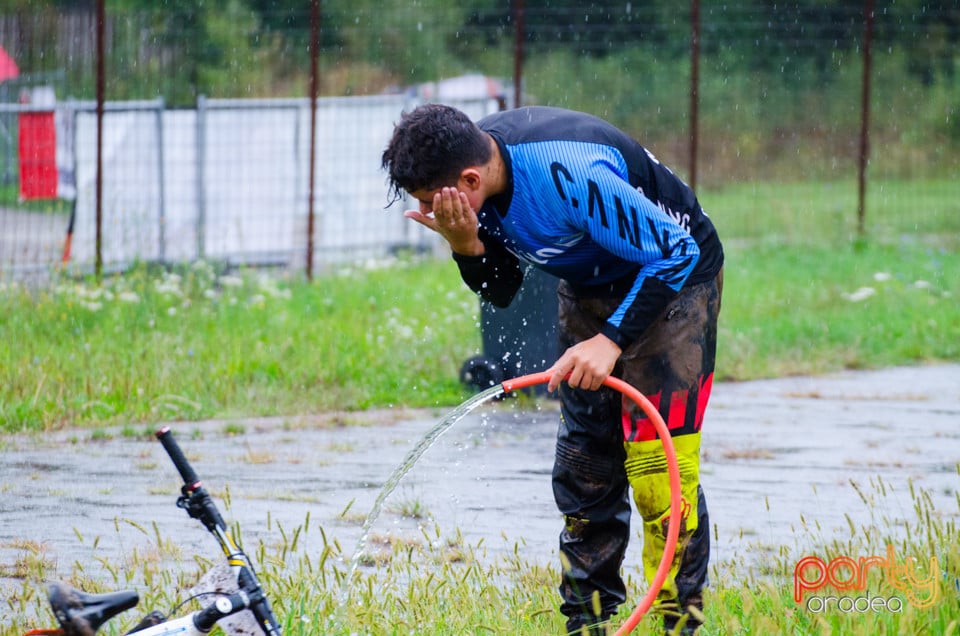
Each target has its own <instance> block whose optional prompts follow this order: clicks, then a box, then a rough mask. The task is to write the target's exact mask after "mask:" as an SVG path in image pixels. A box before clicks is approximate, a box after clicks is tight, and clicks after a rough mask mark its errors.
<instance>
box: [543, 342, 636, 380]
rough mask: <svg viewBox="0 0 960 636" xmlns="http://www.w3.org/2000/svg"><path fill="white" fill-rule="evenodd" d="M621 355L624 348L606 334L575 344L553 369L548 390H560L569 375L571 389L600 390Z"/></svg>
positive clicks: (565, 352) (551, 369) (564, 353)
mask: <svg viewBox="0 0 960 636" xmlns="http://www.w3.org/2000/svg"><path fill="white" fill-rule="evenodd" d="M621 352H622V350H621V349H620V347H619V346H617V344H616V343H615V342H614V341H612V340H610V338H607V337H606V336H604V335H603V334H597V335H595V336H594V337H593V338H590V339H589V340H584V341H583V342H579V343H577V344H575V345H573V346H572V347H570V348H569V349H567V350H566V351H564V352H563V355H562V356H560V359H559V360H557V361H556V362H555V363H554V365H553V366H552V367H550V369H549V371H550V382H549V383H548V384H547V391H548V392H552V391H556V390H557V387H558V386H560V383H561V382H562V381H563V379H564V378H565V377H567V374H569V375H570V377H569V378H567V384H569V385H570V386H572V387H578V388H581V389H589V390H591V391H596V390H597V389H599V388H600V387H601V386H602V385H603V381H604V380H606V379H607V376H609V375H610V372H611V371H613V365H615V364H616V363H617V358H619V357H620V353H621Z"/></svg>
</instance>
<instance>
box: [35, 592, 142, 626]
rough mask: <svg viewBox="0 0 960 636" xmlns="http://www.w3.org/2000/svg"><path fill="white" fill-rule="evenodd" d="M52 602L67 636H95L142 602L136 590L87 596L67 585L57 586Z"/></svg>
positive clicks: (54, 611)
mask: <svg viewBox="0 0 960 636" xmlns="http://www.w3.org/2000/svg"><path fill="white" fill-rule="evenodd" d="M49 599H50V606H51V607H52V608H53V613H54V615H55V616H56V617H57V621H59V622H60V628H61V629H63V633H64V636H93V635H94V634H95V633H96V632H97V630H98V629H100V626H101V625H103V624H104V623H106V622H107V621H108V620H110V619H111V618H113V617H114V616H116V615H117V614H119V613H120V612H122V611H124V610H128V609H130V608H131V607H134V606H135V605H136V604H137V603H139V602H140V595H139V594H137V592H136V591H135V590H124V591H123V592H109V593H107V594H87V593H86V592H81V591H80V590H78V589H75V588H72V587H70V586H69V585H67V584H66V583H53V584H51V585H50V590H49Z"/></svg>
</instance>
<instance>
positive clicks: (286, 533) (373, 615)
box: [2, 478, 960, 636]
mask: <svg viewBox="0 0 960 636" xmlns="http://www.w3.org/2000/svg"><path fill="white" fill-rule="evenodd" d="M854 485H855V486H856V487H857V489H858V491H859V492H861V496H862V498H863V504H864V505H865V506H867V507H868V508H869V510H870V511H871V519H870V521H868V522H866V523H864V524H863V525H862V526H860V527H854V525H853V524H852V523H851V527H850V529H849V532H848V533H838V535H839V536H837V535H834V536H827V537H824V536H822V532H821V531H820V530H819V528H818V527H809V526H808V525H807V524H805V523H802V522H801V527H800V528H799V529H798V530H799V531H798V533H797V534H796V539H795V540H796V542H797V543H796V544H795V545H784V546H779V547H778V549H776V550H774V551H773V552H772V553H771V551H770V550H769V549H768V548H767V547H766V546H758V547H757V550H756V551H755V552H754V554H757V555H761V556H758V557H756V558H755V559H753V560H751V561H740V562H737V563H733V562H721V563H715V564H713V566H712V569H711V572H710V580H711V583H710V586H709V587H708V588H707V589H706V592H705V605H706V607H705V617H706V627H705V630H704V634H709V635H731V636H733V635H737V636H740V635H743V634H747V635H756V636H760V635H763V636H769V635H778V634H782V635H784V636H793V635H796V634H884V635H887V634H889V635H893V634H944V635H954V636H955V635H956V634H957V633H958V628H960V559H958V557H957V555H958V554H960V528H958V527H957V524H956V514H957V511H956V510H954V511H948V510H938V509H936V508H935V507H934V506H933V504H932V503H931V498H930V496H929V494H928V493H926V492H924V491H921V490H914V489H913V488H912V487H911V489H910V492H909V495H907V493H896V492H894V491H893V488H892V487H891V486H890V485H889V484H884V483H883V482H882V480H880V479H879V478H877V479H873V480H871V483H870V484H854ZM907 497H909V499H910V500H912V502H913V509H912V510H911V509H910V507H909V505H908V506H907V507H906V509H903V508H902V507H901V505H900V504H901V503H902V502H903V501H906V498H907ZM958 503H960V502H958ZM894 510H895V511H896V513H888V512H886V511H894ZM228 514H229V511H228ZM264 514H268V513H264ZM237 530H239V529H237ZM117 531H118V533H120V532H125V533H131V532H132V533H134V534H136V533H138V532H139V534H140V535H142V536H141V538H142V539H143V540H144V541H145V542H146V543H145V545H140V546H138V547H137V548H134V552H133V554H132V555H130V556H129V557H126V558H122V559H119V560H118V559H110V558H107V557H99V558H96V559H95V562H91V563H90V564H88V565H84V564H82V563H81V562H80V561H75V562H73V563H72V564H68V565H65V566H64V569H59V570H58V569H57V568H56V567H55V564H54V563H52V562H51V559H50V558H49V556H48V555H46V554H45V550H44V546H43V545H42V544H38V543H22V544H18V545H9V546H6V548H7V549H10V550H14V551H16V552H17V553H18V554H19V555H20V556H19V558H17V559H16V562H15V564H14V566H13V567H11V568H10V570H9V571H6V572H2V574H3V575H4V576H7V577H13V578H18V579H22V583H21V584H20V585H19V586H16V585H14V586H13V588H12V589H13V593H12V594H11V596H10V598H8V599H7V601H6V606H7V609H8V619H7V622H6V627H5V628H4V629H3V631H2V633H3V634H5V635H6V634H10V635H13V634H17V635H19V634H21V633H23V632H24V631H25V630H27V629H30V628H36V627H40V626H53V625H54V624H55V619H54V618H53V616H52V614H51V613H50V610H49V608H48V606H47V600H46V594H45V589H44V585H45V583H46V581H48V580H50V579H51V578H60V579H63V580H68V581H69V582H71V583H72V584H73V585H75V586H78V587H81V588H82V589H85V590H87V591H89V592H105V591H113V590H116V589H121V588H133V589H137V590H138V591H139V592H140V595H141V602H140V605H139V607H138V610H137V611H135V612H127V613H124V614H122V615H120V616H119V617H118V618H116V619H114V620H113V621H111V624H112V625H111V627H112V630H110V629H108V630H106V631H105V633H110V634H122V633H125V631H126V630H127V629H130V628H131V627H132V625H133V624H134V623H135V622H136V620H137V619H138V617H139V616H140V615H142V614H144V613H146V612H147V611H149V610H155V609H156V610H161V611H164V612H167V611H169V609H170V608H172V607H174V606H176V605H177V604H178V603H179V602H180V601H182V600H183V598H184V597H185V594H184V593H183V590H186V589H189V588H190V587H192V586H193V585H194V584H195V583H196V581H197V579H198V578H199V576H200V575H201V574H202V573H203V572H205V571H207V570H208V569H209V568H210V567H211V566H212V564H213V562H212V561H211V560H209V559H208V558H207V557H206V556H203V555H190V554H184V553H183V551H182V550H181V548H180V547H179V546H178V545H177V544H176V542H175V541H173V540H171V539H169V538H167V537H165V536H164V533H163V532H161V531H160V530H159V529H158V528H157V526H156V524H153V525H152V526H151V525H149V523H143V524H138V523H137V522H136V521H125V522H123V523H121V524H119V525H118V528H117ZM267 531H268V534H269V535H270V536H279V537H281V538H280V539H279V540H278V541H275V542H272V543H270V544H265V543H263V542H259V543H255V544H253V545H247V546H246V549H247V551H248V553H249V554H250V556H251V558H252V559H253V560H254V562H255V563H256V564H257V566H258V571H259V575H260V579H261V582H262V583H263V586H264V588H265V590H266V593H267V595H268V596H269V598H270V599H271V603H272V605H273V607H274V611H275V613H276V614H277V617H278V620H279V621H280V623H281V625H282V627H283V629H284V634H288V635H291V636H293V635H297V636H312V635H315V634H377V635H380V634H384V635H394V634H398V635H399V634H410V633H417V634H423V635H434V634H436V635H437V636H447V635H449V634H510V635H511V636H542V635H543V634H558V633H562V629H563V618H562V617H561V615H560V613H559V611H558V596H557V594H556V591H555V590H556V585H557V582H558V581H559V572H558V569H557V567H556V566H555V565H552V566H544V565H542V564H539V563H536V562H530V561H528V560H525V559H523V558H522V557H520V556H519V550H518V549H517V547H518V546H514V549H513V550H512V551H511V550H510V549H507V550H503V551H499V552H498V553H497V555H498V556H494V555H491V554H489V552H488V551H487V546H483V545H468V544H465V542H464V540H463V538H462V535H460V533H459V532H457V531H455V530H454V531H453V532H452V534H447V533H446V532H445V531H444V529H441V528H439V527H438V526H435V525H431V524H427V525H425V526H423V527H422V529H421V531H420V535H414V536H406V537H399V536H380V537H378V538H377V541H376V542H375V544H374V545H368V552H367V554H366V556H367V558H364V559H363V560H362V565H361V567H360V569H359V571H358V573H357V575H356V576H355V577H354V578H353V579H352V584H351V585H350V586H349V588H346V594H344V591H345V588H344V587H343V586H344V580H345V578H346V576H347V573H348V571H349V568H348V565H349V564H348V563H347V562H346V560H345V556H346V554H349V552H346V553H345V552H344V549H343V547H341V546H340V545H339V544H338V543H337V542H336V541H331V540H329V539H328V535H327V533H326V531H325V530H324V528H323V527H322V526H320V525H319V524H316V523H311V522H310V518H309V515H308V516H307V517H306V519H305V521H304V522H303V523H302V524H300V525H298V526H297V527H295V528H280V527H277V526H276V524H268V528H267ZM76 536H77V543H78V546H81V547H82V548H83V550H84V551H85V552H86V551H92V553H93V554H94V556H95V557H96V556H97V555H98V554H99V553H98V550H97V545H98V544H104V545H106V544H114V543H116V541H109V540H108V541H104V540H103V538H102V537H97V538H95V539H92V545H91V540H89V539H85V538H84V537H83V536H82V535H81V534H80V533H79V532H77V533H76ZM636 540H639V537H638V538H637V539H636ZM210 546H211V549H210V551H209V552H208V553H206V554H207V555H208V556H209V557H211V558H214V553H215V547H214V542H213V539H210ZM308 546H309V547H308ZM318 546H319V547H318ZM506 547H507V548H509V546H506ZM346 549H347V550H348V551H349V549H350V546H346ZM891 550H892V554H893V558H892V560H890V561H888V563H890V564H891V565H892V566H893V567H892V568H891V569H889V570H888V569H884V568H883V567H881V566H879V565H878V566H876V567H874V568H873V569H872V570H871V571H869V573H868V574H867V575H866V576H865V578H864V579H863V584H862V586H860V589H837V588H835V587H834V584H833V583H830V582H827V583H825V584H824V586H823V587H822V588H819V589H813V590H804V594H803V596H802V597H801V601H800V602H797V600H796V599H795V596H794V594H795V582H794V576H795V574H796V566H797V563H798V562H799V561H800V560H801V559H803V558H804V557H806V556H815V557H817V558H820V559H821V560H822V561H823V563H824V564H830V563H839V560H841V559H844V558H846V557H849V558H850V559H852V562H853V563H854V564H856V563H858V562H859V561H858V560H859V559H861V558H864V557H879V558H883V559H887V558H888V556H889V555H891ZM750 553H751V551H750V550H746V551H744V552H743V554H750ZM115 561H122V562H123V563H122V564H121V563H120V562H115ZM907 567H909V568H910V570H909V572H910V575H909V576H912V577H913V581H914V582H910V579H909V578H908V575H907V574H906V573H907V571H908V570H907ZM815 574H816V573H815V572H813V573H811V572H807V573H806V574H801V576H802V577H804V578H805V579H806V580H807V581H815V580H816V578H815V576H814V575H815ZM832 576H833V577H834V578H835V579H836V580H838V581H844V580H847V578H848V577H849V576H850V574H849V571H848V570H844V569H843V568H842V567H841V568H839V569H835V570H833V574H832ZM625 577H626V584H627V589H628V590H629V598H628V599H627V604H626V605H625V606H624V608H623V611H622V614H623V616H621V617H620V620H621V621H622V620H625V617H626V614H627V613H628V612H629V611H630V610H631V609H632V608H633V607H634V606H635V605H636V604H637V603H638V602H639V601H640V599H641V597H642V596H643V594H644V593H645V592H646V585H645V583H643V577H642V575H641V574H640V572H639V571H638V569H637V566H636V565H635V564H633V565H631V564H628V565H626V566H625ZM826 597H832V598H833V599H835V600H833V601H831V602H833V603H834V604H835V605H836V604H837V603H838V602H840V601H838V600H836V599H839V598H841V597H847V598H848V599H849V600H848V601H842V602H841V603H843V605H842V606H843V607H846V606H847V605H851V606H853V605H852V604H853V603H855V602H856V599H857V598H864V597H866V598H870V599H881V600H882V607H881V606H880V605H874V607H875V608H876V609H871V610H867V611H843V610H841V609H837V608H836V607H833V609H827V610H824V611H821V610H820V609H819V608H820V605H819V603H820V602H821V601H819V600H817V599H822V598H826ZM811 598H813V600H811ZM341 601H346V603H343V604H341ZM873 602H874V603H875V604H876V603H877V601H876V600H874V601H873ZM859 606H860V607H861V608H862V607H863V601H860V603H859ZM194 608H195V606H194V605H192V604H190V605H188V606H187V607H186V608H184V609H183V610H182V611H184V612H186V611H190V610H191V609H194ZM891 608H892V609H891ZM618 624H619V623H617V625H618ZM617 625H614V627H616V626H617ZM659 625H660V620H659V617H658V616H657V615H656V613H655V612H651V613H649V614H648V615H647V616H646V617H645V618H644V619H643V620H642V621H641V623H640V625H639V626H638V628H637V629H636V630H635V631H634V632H633V633H634V634H637V635H638V636H644V635H648V634H662V630H661V629H660V627H659ZM612 633H613V632H612V631H611V632H610V634H612Z"/></svg>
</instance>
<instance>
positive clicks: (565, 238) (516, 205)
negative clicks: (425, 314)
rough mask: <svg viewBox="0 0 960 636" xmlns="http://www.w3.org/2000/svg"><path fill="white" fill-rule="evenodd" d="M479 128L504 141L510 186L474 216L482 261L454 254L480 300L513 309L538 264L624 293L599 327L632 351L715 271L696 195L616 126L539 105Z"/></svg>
mask: <svg viewBox="0 0 960 636" xmlns="http://www.w3.org/2000/svg"><path fill="white" fill-rule="evenodd" d="M478 125H479V127H480V128H481V129H482V130H484V131H486V132H487V133H489V134H490V135H491V136H492V137H493V139H494V140H495V141H496V143H497V145H498V146H499V148H500V153H501V155H502V157H503V160H504V162H505V164H506V168H507V172H508V175H509V185H508V187H507V190H506V191H505V192H504V193H503V194H501V195H498V196H496V197H493V198H491V199H488V200H487V201H486V202H485V203H484V205H483V207H482V208H481V209H480V210H478V211H477V214H478V217H479V221H480V238H481V239H482V240H483V242H484V245H485V246H486V254H484V255H483V256H481V257H464V256H461V255H456V254H455V255H454V258H455V260H456V261H457V263H458V265H459V266H460V271H461V275H462V276H463V279H464V281H465V282H466V283H467V284H468V285H469V286H470V288H471V289H473V290H474V291H476V292H477V293H479V294H480V295H481V297H483V298H484V299H485V300H487V301H489V302H491V303H493V304H495V305H498V306H506V305H507V304H509V302H510V300H512V298H513V296H514V295H515V294H516V292H517V290H518V289H519V287H520V284H521V282H522V279H523V268H522V267H521V262H523V263H528V264H532V265H534V266H536V267H538V268H540V269H542V270H544V271H546V272H548V273H550V274H553V275H554V276H557V277H558V278H562V279H564V280H566V281H567V282H568V283H569V284H570V285H571V286H572V287H573V289H574V290H575V291H576V293H577V294H578V295H581V296H586V297H612V296H616V297H617V298H620V297H622V299H623V300H622V302H621V304H620V306H619V307H618V308H617V310H616V311H615V312H614V313H613V315H611V316H610V317H609V318H608V320H607V324H606V325H605V326H604V328H603V329H602V330H601V332H602V333H604V334H605V335H606V336H607V337H609V338H610V339H611V340H613V341H614V342H616V343H617V344H618V345H619V346H620V347H622V348H625V347H626V345H628V344H629V343H631V342H633V341H634V340H636V339H637V338H638V337H639V336H640V334H641V333H643V331H644V330H645V329H646V328H647V327H648V326H649V325H650V324H651V323H652V322H653V320H654V319H655V318H656V317H657V316H658V315H659V314H660V313H661V311H662V310H663V308H664V307H665V306H666V305H667V303H668V302H669V301H670V300H671V299H672V298H673V297H674V296H675V295H676V294H677V292H679V291H680V289H681V288H683V286H684V285H689V284H694V283H699V282H705V281H708V280H711V279H712V278H713V277H715V276H716V275H717V273H718V272H719V271H720V268H721V267H722V265H723V248H722V246H721V243H720V240H719V238H718V236H717V233H716V230H715V229H714V226H713V223H711V221H710V219H709V218H708V217H707V215H706V214H705V213H704V212H703V210H702V209H701V207H700V204H699V203H698V202H697V198H696V196H695V195H694V193H693V191H692V190H691V189H690V188H689V187H688V186H687V185H686V184H685V183H684V182H683V181H682V180H681V179H679V178H678V177H677V176H676V175H674V174H673V173H672V172H671V171H670V170H669V169H668V168H667V167H666V166H664V165H662V164H661V163H660V162H659V161H657V159H656V158H655V157H654V156H653V155H652V154H651V153H650V152H648V151H647V150H646V149H645V148H644V147H643V146H642V145H640V144H639V143H638V142H637V141H635V140H634V139H632V138H631V137H629V136H628V135H627V134H625V133H624V132H622V131H620V130H618V129H617V128H616V127H614V126H612V125H611V124H609V123H607V122H605V121H603V120H601V119H599V118H596V117H593V116H591V115H587V114H585V113H579V112H574V111H569V110H563V109H559V108H548V107H537V106H534V107H527V108H520V109H516V110H509V111H504V112H501V113H496V114H494V115H491V116H489V117H486V118H484V119H482V120H480V121H479V122H478Z"/></svg>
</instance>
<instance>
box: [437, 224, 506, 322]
mask: <svg viewBox="0 0 960 636" xmlns="http://www.w3.org/2000/svg"><path fill="white" fill-rule="evenodd" d="M480 240H481V241H483V245H484V249H485V252H484V254H482V255H480V256H465V255H463V254H457V253H456V252H453V260H454V262H455V263H456V264H457V267H458V268H459V269H460V277H461V278H462V279H463V282H464V283H466V284H467V287H469V288H470V289H472V290H473V291H474V293H476V294H479V296H480V297H481V298H483V299H484V300H486V301H487V302H489V303H491V304H493V305H494V306H496V307H501V308H502V307H507V306H508V305H509V304H510V302H511V301H512V300H513V297H514V296H516V294H517V291H518V290H519V289H520V285H521V283H522V282H523V269H521V267H520V260H519V259H518V258H517V257H516V256H514V255H513V254H511V253H510V252H509V251H507V249H506V248H505V247H503V245H501V244H500V243H499V242H498V241H494V240H491V239H490V237H489V236H488V235H487V234H486V232H485V231H484V230H483V228H480Z"/></svg>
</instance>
